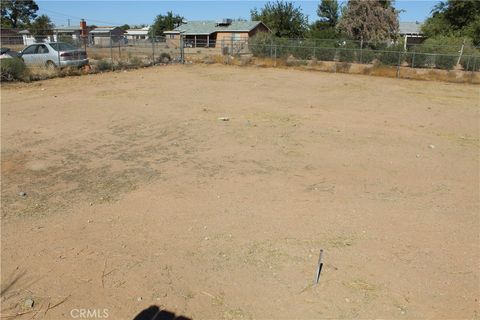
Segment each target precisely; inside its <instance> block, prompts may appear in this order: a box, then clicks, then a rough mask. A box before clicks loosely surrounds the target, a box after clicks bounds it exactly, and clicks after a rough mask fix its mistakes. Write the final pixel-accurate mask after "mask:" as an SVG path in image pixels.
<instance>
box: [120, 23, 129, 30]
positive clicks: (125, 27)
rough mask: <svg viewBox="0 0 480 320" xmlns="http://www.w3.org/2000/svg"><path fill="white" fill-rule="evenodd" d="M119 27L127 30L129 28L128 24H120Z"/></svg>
mask: <svg viewBox="0 0 480 320" xmlns="http://www.w3.org/2000/svg"><path fill="white" fill-rule="evenodd" d="M120 29H122V30H128V29H130V26H129V25H128V24H124V25H123V26H120Z"/></svg>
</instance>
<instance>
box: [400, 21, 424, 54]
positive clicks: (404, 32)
mask: <svg viewBox="0 0 480 320" xmlns="http://www.w3.org/2000/svg"><path fill="white" fill-rule="evenodd" d="M399 24H400V28H399V29H400V30H399V34H400V36H401V37H403V38H404V39H405V41H404V46H405V49H406V48H407V47H408V46H411V45H416V44H420V43H422V42H423V41H424V40H425V39H426V37H425V36H424V35H423V33H422V23H420V22H418V21H415V22H400V23H399Z"/></svg>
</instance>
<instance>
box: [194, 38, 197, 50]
mask: <svg viewBox="0 0 480 320" xmlns="http://www.w3.org/2000/svg"><path fill="white" fill-rule="evenodd" d="M194 37H195V46H194V48H196V47H197V35H195V36H194Z"/></svg>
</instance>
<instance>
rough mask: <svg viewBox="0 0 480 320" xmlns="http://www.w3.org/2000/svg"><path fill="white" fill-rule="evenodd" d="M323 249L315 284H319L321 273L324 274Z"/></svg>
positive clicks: (319, 258)
mask: <svg viewBox="0 0 480 320" xmlns="http://www.w3.org/2000/svg"><path fill="white" fill-rule="evenodd" d="M322 260H323V249H320V256H319V257H318V265H317V274H316V275H315V284H318V281H319V280H320V272H322V267H323V261H322Z"/></svg>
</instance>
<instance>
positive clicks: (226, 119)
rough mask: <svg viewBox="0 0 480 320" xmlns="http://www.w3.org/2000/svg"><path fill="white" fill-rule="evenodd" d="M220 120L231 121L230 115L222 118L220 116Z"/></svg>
mask: <svg viewBox="0 0 480 320" xmlns="http://www.w3.org/2000/svg"><path fill="white" fill-rule="evenodd" d="M218 120H220V121H230V118H229V117H220V118H218Z"/></svg>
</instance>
